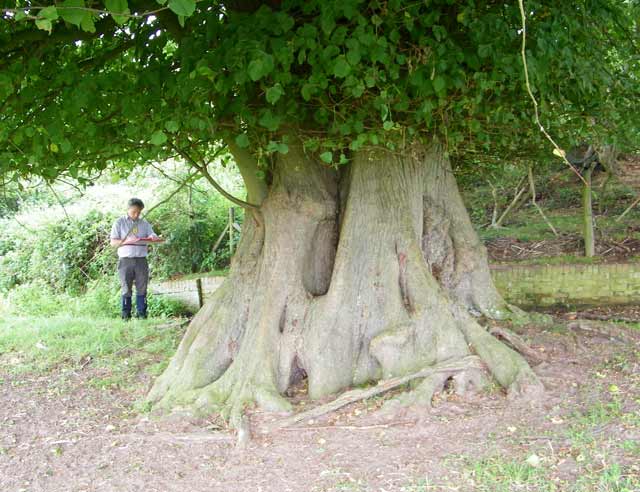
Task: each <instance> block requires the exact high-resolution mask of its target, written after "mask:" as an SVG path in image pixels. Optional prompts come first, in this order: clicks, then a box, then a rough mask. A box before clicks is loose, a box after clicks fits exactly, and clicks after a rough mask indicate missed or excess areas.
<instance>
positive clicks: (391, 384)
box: [266, 355, 484, 432]
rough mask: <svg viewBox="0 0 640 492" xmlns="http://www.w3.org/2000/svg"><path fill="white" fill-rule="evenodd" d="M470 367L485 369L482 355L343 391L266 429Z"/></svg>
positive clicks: (470, 356)
mask: <svg viewBox="0 0 640 492" xmlns="http://www.w3.org/2000/svg"><path fill="white" fill-rule="evenodd" d="M469 369H484V365H483V364H482V361H481V359H480V357H478V356H475V355H469V356H467V357H464V358H462V359H456V360H453V361H448V362H443V363H441V364H436V365H435V366H431V367H426V368H424V369H421V370H420V371H418V372H414V373H411V374H407V375H406V376H398V377H395V378H390V379H384V380H381V381H379V382H378V384H377V385H376V386H373V387H371V388H365V389H355V390H351V391H347V392H346V393H343V394H342V395H340V396H339V397H338V398H336V399H335V400H333V401H331V402H329V403H325V404H324V405H319V406H317V407H315V408H312V409H310V410H307V411H306V412H301V413H298V414H295V415H292V416H291V417H287V418H285V419H282V420H280V421H277V422H274V423H273V424H271V425H270V426H268V428H267V429H266V432H270V431H273V430H276V429H281V428H283V427H289V426H291V425H294V424H296V423H298V422H302V421H303V420H309V419H314V418H317V417H320V416H322V415H325V414H327V413H330V412H333V411H335V410H338V409H340V408H342V407H345V406H347V405H350V404H351V403H355V402H357V401H360V400H366V399H367V398H371V397H373V396H376V395H379V394H381V393H385V392H387V391H389V390H392V389H394V388H397V387H398V386H402V385H403V384H406V383H408V382H409V381H413V380H414V379H418V378H426V377H429V376H433V375H435V374H441V373H443V372H444V373H452V374H455V373H458V372H462V371H466V370H469Z"/></svg>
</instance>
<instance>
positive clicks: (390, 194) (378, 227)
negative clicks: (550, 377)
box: [149, 144, 542, 422]
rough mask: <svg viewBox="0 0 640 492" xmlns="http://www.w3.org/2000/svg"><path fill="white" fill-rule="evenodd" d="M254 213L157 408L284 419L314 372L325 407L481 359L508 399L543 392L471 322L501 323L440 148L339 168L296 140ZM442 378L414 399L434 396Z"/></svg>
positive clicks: (460, 376) (470, 379) (464, 376)
mask: <svg viewBox="0 0 640 492" xmlns="http://www.w3.org/2000/svg"><path fill="white" fill-rule="evenodd" d="M289 149H290V151H289V153H288V154H287V155H286V156H282V157H280V158H278V160H277V162H276V163H275V165H274V168H273V171H272V172H273V180H272V183H271V185H270V186H269V189H268V193H266V195H265V198H264V202H263V203H262V206H261V215H262V220H261V221H251V220H247V221H246V222H245V225H244V230H243V236H242V240H241V242H240V244H239V248H238V251H237V253H236V255H235V257H234V261H233V264H232V268H231V272H230V275H229V277H228V278H227V279H226V281H225V283H224V284H223V285H222V287H220V289H219V290H218V291H216V294H215V296H214V298H213V299H212V300H211V301H210V302H209V303H208V304H207V305H205V307H204V308H203V309H202V310H201V311H200V312H199V313H198V315H197V316H196V317H195V318H194V320H193V322H192V323H191V325H190V327H189V329H188V331H187V333H186V335H185V338H184V340H183V341H182V343H181V344H180V347H179V348H178V352H177V353H176V355H175V356H174V358H173V359H172V361H171V363H170V365H169V367H168V368H167V370H166V371H165V373H164V374H163V375H162V376H161V377H160V378H159V379H158V381H157V382H156V384H155V385H154V387H153V388H152V390H151V392H150V394H149V400H150V401H151V402H154V403H155V404H156V405H158V406H160V407H168V408H170V407H175V406H176V405H189V406H191V407H193V408H196V409H199V410H202V411H205V412H210V411H215V410H217V411H222V412H223V413H225V414H226V415H229V416H230V417H231V418H232V422H238V421H239V419H240V417H241V415H242V411H243V408H244V407H245V405H250V404H253V403H257V404H258V405H259V406H260V407H262V408H264V409H266V410H289V409H290V407H289V404H288V402H287V400H286V398H284V397H283V396H282V395H283V394H284V392H285V391H286V390H287V388H288V387H289V386H290V385H292V384H294V383H296V382H298V381H299V380H300V379H301V378H304V377H307V378H308V386H309V395H310V396H311V397H312V398H320V397H323V396H326V395H329V394H332V393H336V392H338V391H341V390H343V389H345V388H348V387H350V386H354V385H359V384H363V383H367V382H371V381H378V380H380V379H383V378H389V377H396V376H403V375H406V374H409V373H413V372H416V371H419V370H420V369H422V368H425V367H428V366H432V365H435V364H438V363H442V362H445V361H450V360H456V359H462V358H464V357H466V356H468V355H470V354H471V353H475V354H477V355H478V356H480V358H481V359H482V360H483V362H484V363H485V364H486V366H487V367H488V369H489V371H490V372H491V373H492V374H493V376H494V377H495V378H496V379H497V381H498V382H499V383H500V384H502V385H503V386H504V387H505V388H507V389H508V391H509V394H512V395H517V394H526V395H537V394H539V392H540V391H541V389H542V386H541V384H540V382H539V381H538V380H537V378H536V377H535V375H534V373H533V372H532V371H531V369H530V368H529V366H528V365H527V363H526V361H525V360H524V359H523V358H522V357H521V356H520V355H519V354H517V353H516V352H514V351H513V350H511V349H510V348H508V347H507V346H506V345H504V344H502V343H501V342H499V341H498V340H496V339H495V338H494V337H492V336H491V335H490V334H489V333H487V331H486V330H485V329H484V328H482V327H481V326H480V325H478V323H477V322H476V320H475V319H474V317H473V316H472V315H470V314H469V313H472V314H475V315H478V314H484V315H485V316H489V317H492V318H503V317H506V316H507V315H508V314H509V313H510V312H513V311H512V309H511V308H510V307H509V306H508V305H507V304H506V303H505V302H504V300H503V299H502V297H501V296H500V295H499V294H498V292H497V291H496V289H495V287H494V285H493V282H492V280H491V277H490V274H489V267H488V264H487V256H486V252H485V249H484V247H483V245H482V244H481V242H480V240H479V239H478V237H477V235H476V234H475V231H474V230H473V227H472V225H471V222H470V220H469V217H468V215H467V212H466V209H465V208H464V204H463V203H462V199H461V198H460V194H459V193H458V190H457V186H456V183H455V179H454V177H453V175H452V173H451V167H450V165H449V162H448V160H447V159H446V158H445V156H444V152H443V149H442V148H441V147H440V146H439V145H438V144H434V145H433V146H432V148H430V149H429V150H425V149H424V148H422V147H419V146H416V147H413V148H411V149H408V150H406V151H404V152H402V153H400V154H394V153H392V152H389V151H387V150H383V149H367V150H364V151H361V152H358V153H357V154H356V155H354V156H353V159H352V162H351V164H350V166H349V168H347V169H346V170H345V172H343V173H342V174H341V175H339V174H338V173H337V172H335V171H333V170H330V169H328V168H326V167H325V166H322V165H321V164H319V163H318V162H317V161H316V160H315V159H313V158H312V157H310V156H308V155H306V154H305V153H304V151H303V150H302V146H301V145H296V144H292V145H289ZM449 377H452V378H454V380H455V381H456V383H457V386H458V389H459V390H460V391H464V390H465V388H466V387H467V386H469V385H474V384H476V385H477V384H479V383H480V381H481V380H482V376H481V374H479V373H478V371H477V369H470V370H469V371H462V372H460V371H452V372H451V374H443V373H438V374H437V377H436V376H434V377H432V378H427V379H425V380H424V381H423V383H422V384H421V385H420V386H418V388H417V389H416V390H414V392H413V393H412V396H411V397H410V398H412V399H413V400H412V401H427V402H428V401H430V399H431V395H432V394H433V392H434V391H437V390H438V389H439V388H441V387H442V385H443V384H444V382H445V381H446V380H447V379H448V378H449Z"/></svg>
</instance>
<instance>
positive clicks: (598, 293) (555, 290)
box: [491, 262, 640, 306]
mask: <svg viewBox="0 0 640 492" xmlns="http://www.w3.org/2000/svg"><path fill="white" fill-rule="evenodd" d="M491 274H492V276H493V279H494V281H495V283H496V287H497V288H498V290H499V291H500V292H501V293H502V295H503V296H505V298H506V299H507V300H509V301H510V302H513V303H514V304H518V305H522V306H552V305H556V304H568V305H583V306H584V305H592V306H597V305H608V304H640V262H636V263H618V264H613V263H611V264H604V263H603V264H597V265H581V264H573V265H514V264H510V265H492V267H491Z"/></svg>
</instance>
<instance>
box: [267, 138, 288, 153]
mask: <svg viewBox="0 0 640 492" xmlns="http://www.w3.org/2000/svg"><path fill="white" fill-rule="evenodd" d="M267 152H279V153H281V154H288V153H289V146H288V145H287V144H286V143H284V142H274V141H273V140H272V141H271V142H269V144H268V145H267Z"/></svg>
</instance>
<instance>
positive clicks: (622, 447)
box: [0, 323, 640, 492]
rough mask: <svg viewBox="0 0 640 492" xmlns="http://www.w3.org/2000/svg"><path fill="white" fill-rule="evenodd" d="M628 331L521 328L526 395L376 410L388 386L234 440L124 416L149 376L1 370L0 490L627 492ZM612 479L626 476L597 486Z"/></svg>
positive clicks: (639, 395)
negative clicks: (529, 378) (294, 424)
mask: <svg viewBox="0 0 640 492" xmlns="http://www.w3.org/2000/svg"><path fill="white" fill-rule="evenodd" d="M626 332H627V333H628V338H627V339H626V340H620V339H617V338H611V337H606V336H598V335H597V334H596V335H595V336H594V335H593V334H585V333H582V332H575V333H573V332H569V331H568V330H567V329H566V327H565V325H563V324H560V323H558V324H556V325H555V326H553V327H550V328H547V329H542V328H534V327H531V328H526V329H522V330H520V334H522V335H523V336H524V337H525V339H526V340H527V341H528V342H529V343H530V345H531V346H532V348H534V349H535V350H536V351H537V352H538V353H539V354H540V356H541V357H543V358H544V359H545V361H544V362H542V363H541V364H539V365H538V366H536V367H535V371H536V372H537V373H538V375H539V376H540V377H541V379H542V381H543V382H544V384H545V387H546V395H545V397H544V399H543V400H542V401H540V402H538V403H537V404H534V405H531V404H528V403H523V402H513V401H509V400H507V398H506V397H505V395H504V394H503V392H502V391H501V390H499V389H498V388H495V387H494V388H490V389H488V390H487V391H484V392H482V393H479V394H475V395H469V396H465V397H464V398H461V397H457V396H456V395H454V394H453V393H452V392H449V391H445V392H443V393H441V394H439V395H437V397H436V398H434V401H433V407H432V408H430V409H429V408H408V409H403V410H401V411H398V412H396V413H395V414H393V415H380V412H378V411H377V409H378V408H379V407H380V406H381V404H382V402H383V400H384V399H389V398H392V397H393V395H386V396H385V397H381V398H377V399H374V400H370V401H365V402H360V403H357V404H353V405H351V406H349V407H346V408H344V409H342V411H339V412H337V413H333V414H330V415H328V416H326V417H325V418H323V419H318V420H317V421H309V422H304V423H303V424H302V425H301V426H300V427H298V428H289V429H286V430H279V431H277V432H274V433H272V434H266V435H265V434H262V433H261V432H260V428H261V427H262V424H264V423H265V422H268V421H270V420H273V419H276V418H280V416H275V415H264V414H258V413H254V414H252V416H251V419H252V423H253V425H252V427H253V434H254V436H253V439H252V440H251V441H250V443H249V444H248V446H247V447H246V449H244V450H239V449H236V436H235V434H234V433H233V432H231V431H227V430H225V429H224V428H222V429H221V428H220V427H219V422H218V421H217V420H216V419H214V418H211V419H196V418H189V417H186V416H179V415H174V416H171V417H163V418H158V417H154V416H151V415H148V414H142V415H140V414H136V413H135V412H134V411H133V407H132V405H133V403H134V402H135V401H136V400H138V399H140V398H141V397H142V396H143V395H144V392H145V391H146V389H147V388H148V385H149V383H150V382H149V381H140V385H139V388H138V389H137V390H136V391H123V390H99V389H94V388H93V387H92V386H91V385H90V384H89V382H90V380H91V379H92V378H95V377H97V376H99V374H97V372H98V371H97V370H96V369H93V368H92V366H91V365H89V366H86V367H85V368H83V369H81V368H80V367H76V368H72V369H70V368H68V367H66V368H62V369H60V370H58V371H53V372H52V373H51V374H47V375H38V376H36V375H24V374H23V375H14V374H12V373H11V372H9V371H8V370H7V367H6V366H5V367H4V368H2V367H0V371H1V372H0V382H1V384H0V491H3V492H5V491H6V492H18V491H51V492H53V491H65V492H72V491H73V492H80V491H119V492H120V491H122V492H125V491H127V492H128V491H145V492H152V491H162V492H165V491H167V492H168V491H194V492H198V491H264V492H267V491H273V492H276V491H277V492H286V491H294V492H301V491H304V492H307V491H308V492H316V491H317V492H320V491H380V492H384V491H407V492H409V491H412V492H417V491H427V490H428V491H431V490H437V491H449V490H451V491H454V490H455V491H475V490H484V491H497V490H514V491H516V490H517V491H522V490H531V491H542V490H558V491H564V490H567V491H569V490H576V491H577V490H585V491H589V490H594V491H595V490H603V491H605V490H611V491H614V490H616V491H627V490H640V488H638V489H637V488H635V486H636V485H638V487H640V336H639V335H640V331H638V330H637V329H636V328H629V329H627V330H626ZM295 401H296V402H297V407H298V408H299V409H302V408H306V407H309V406H310V405H313V404H315V403H312V402H308V401H306V399H305V398H304V392H302V394H298V395H296V397H295ZM612 477H613V478H612ZM616 477H617V480H618V481H619V482H620V481H622V482H620V483H624V484H627V485H626V487H627V488H602V484H603V483H604V484H605V486H607V487H608V485H607V484H612V483H614V482H613V481H614V480H616Z"/></svg>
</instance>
